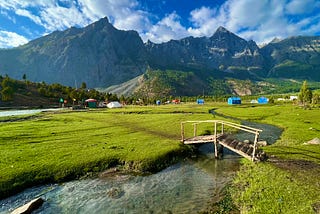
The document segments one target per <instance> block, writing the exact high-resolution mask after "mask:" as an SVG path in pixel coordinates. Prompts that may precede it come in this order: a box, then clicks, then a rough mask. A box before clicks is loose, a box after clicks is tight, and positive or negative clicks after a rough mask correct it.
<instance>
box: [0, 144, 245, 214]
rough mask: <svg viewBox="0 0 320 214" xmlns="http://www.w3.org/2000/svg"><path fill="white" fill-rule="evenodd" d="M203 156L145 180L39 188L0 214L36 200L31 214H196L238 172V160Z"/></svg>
mask: <svg viewBox="0 0 320 214" xmlns="http://www.w3.org/2000/svg"><path fill="white" fill-rule="evenodd" d="M212 147H213V146H212V145H210V144H209V145H203V146H202V148H201V150H202V151H205V152H208V151H210V152H209V153H207V154H203V155H201V156H200V157H198V158H196V159H194V160H188V161H185V162H182V163H179V164H176V165H173V166H170V167H168V168H166V169H165V170H163V171H161V172H158V173H156V174H152V175H148V176H133V175H117V176H113V177H105V178H96V179H85V180H77V181H71V182H67V183H63V184H59V185H58V184H55V185H45V186H41V187H36V188H30V189H27V190H26V191H24V192H22V193H20V194H17V195H15V196H12V197H10V198H7V199H5V200H2V201H0V213H1V214H4V213H8V212H10V211H12V210H14V209H15V208H17V207H19V206H22V205H23V204H25V203H27V202H29V201H31V200H32V199H34V198H36V197H39V196H41V197H42V198H44V199H45V203H44V204H43V205H42V207H41V208H40V209H39V210H37V211H36V212H34V213H46V214H47V213H198V212H200V211H206V210H208V209H209V208H210V206H211V205H212V204H213V203H214V202H215V200H217V198H218V197H219V195H220V194H221V190H222V189H223V188H224V187H225V186H226V184H227V183H228V182H230V181H231V179H232V177H233V175H234V173H235V172H236V171H237V170H238V169H239V159H240V157H239V156H237V155H235V154H226V155H225V157H224V159H223V160H215V159H214V155H213V153H212V152H211V151H212V150H213V149H212Z"/></svg>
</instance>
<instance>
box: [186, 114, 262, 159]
mask: <svg viewBox="0 0 320 214" xmlns="http://www.w3.org/2000/svg"><path fill="white" fill-rule="evenodd" d="M188 123H189V124H192V126H193V137H190V138H185V136H186V133H185V128H186V127H185V126H186V125H187V124H188ZM203 123H209V124H212V128H213V131H214V132H213V133H214V134H213V135H198V134H197V132H198V130H197V129H198V125H199V124H203ZM218 126H219V127H218ZM225 126H228V127H232V128H235V129H238V130H242V131H245V132H248V133H251V134H253V135H254V141H253V142H252V143H248V142H246V143H245V142H240V141H238V140H236V139H234V138H232V137H231V135H228V134H226V133H224V132H225ZM218 128H219V129H220V130H219V132H218ZM260 132H262V130H261V129H256V128H252V127H249V126H244V125H241V124H236V123H231V122H227V121H222V120H204V121H184V122H181V142H183V143H184V144H198V143H214V151H215V157H216V158H218V157H219V152H220V153H221V152H223V147H226V148H228V149H229V150H231V151H233V152H235V153H237V154H239V155H241V156H243V157H245V158H247V159H249V160H252V161H256V160H261V159H263V158H264V157H265V154H264V152H262V151H260V150H258V148H257V142H258V139H259V135H260ZM221 146H223V147H221Z"/></svg>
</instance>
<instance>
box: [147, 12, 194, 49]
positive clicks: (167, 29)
mask: <svg viewBox="0 0 320 214" xmlns="http://www.w3.org/2000/svg"><path fill="white" fill-rule="evenodd" d="M188 35H189V33H188V31H187V30H186V28H185V27H184V26H182V25H181V23H180V17H179V16H178V15H177V14H176V13H175V12H173V13H171V14H169V15H167V16H166V17H164V18H163V19H162V20H160V21H159V22H158V23H157V24H155V25H154V26H152V27H151V29H150V30H149V31H148V32H147V33H146V34H145V35H143V36H142V38H143V39H144V40H147V39H149V40H151V41H152V42H155V43H161V42H167V41H169V40H172V39H181V38H183V37H187V36H188Z"/></svg>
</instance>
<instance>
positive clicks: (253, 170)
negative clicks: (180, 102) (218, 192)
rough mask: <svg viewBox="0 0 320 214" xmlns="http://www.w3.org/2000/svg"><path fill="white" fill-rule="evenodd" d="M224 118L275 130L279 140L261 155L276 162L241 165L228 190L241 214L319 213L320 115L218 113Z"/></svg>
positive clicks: (262, 110)
mask: <svg viewBox="0 0 320 214" xmlns="http://www.w3.org/2000/svg"><path fill="white" fill-rule="evenodd" d="M216 111H217V112H219V113H222V114H224V115H227V116H232V117H237V118H241V119H244V120H251V121H256V122H260V123H267V124H272V125H276V126H278V127H280V128H282V129H283V133H282V135H281V138H280V139H279V140H278V141H277V142H276V143H275V144H273V145H270V146H267V147H264V148H263V150H264V151H266V152H267V154H268V155H269V156H270V157H271V158H272V157H275V158H277V160H276V161H271V160H270V161H267V162H264V163H252V162H249V161H247V160H243V165H242V167H241V169H240V171H239V172H238V174H237V176H236V177H235V179H234V182H233V184H232V188H231V189H232V191H231V193H232V194H231V195H232V199H233V202H234V203H235V204H236V206H237V207H238V208H239V210H240V212H241V213H288V214H289V213H290V214H291V213H297V214H298V213H299V214H300V213H320V179H319V177H320V145H304V143H305V142H307V141H309V140H312V139H314V138H320V109H319V108H314V109H310V110H304V109H303V108H301V107H299V106H296V105H292V104H286V105H259V106H256V105H241V106H232V107H230V106H227V107H224V108H219V109H217V110H216Z"/></svg>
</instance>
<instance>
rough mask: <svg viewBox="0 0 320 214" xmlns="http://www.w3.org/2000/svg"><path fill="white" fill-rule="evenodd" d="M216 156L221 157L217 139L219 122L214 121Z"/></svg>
mask: <svg viewBox="0 0 320 214" xmlns="http://www.w3.org/2000/svg"><path fill="white" fill-rule="evenodd" d="M214 157H215V158H219V151H218V141H217V122H214Z"/></svg>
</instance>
